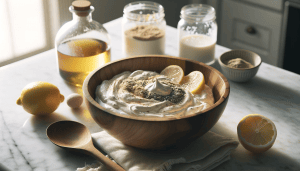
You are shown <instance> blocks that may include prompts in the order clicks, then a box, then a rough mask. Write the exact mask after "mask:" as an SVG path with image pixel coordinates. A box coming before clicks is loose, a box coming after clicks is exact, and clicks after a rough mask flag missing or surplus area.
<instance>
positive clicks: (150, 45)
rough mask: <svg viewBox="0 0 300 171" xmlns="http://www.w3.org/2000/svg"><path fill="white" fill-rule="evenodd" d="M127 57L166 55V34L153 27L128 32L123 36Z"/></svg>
mask: <svg viewBox="0 0 300 171" xmlns="http://www.w3.org/2000/svg"><path fill="white" fill-rule="evenodd" d="M123 50H124V52H125V56H135V55H149V54H164V52H165V32H164V31H163V30H162V29H159V28H158V27H156V26H153V25H141V26H136V27H133V28H131V29H129V30H126V31H125V32H124V35H123Z"/></svg>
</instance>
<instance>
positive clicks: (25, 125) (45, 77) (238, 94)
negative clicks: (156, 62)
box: [0, 19, 300, 171]
mask: <svg viewBox="0 0 300 171" xmlns="http://www.w3.org/2000/svg"><path fill="white" fill-rule="evenodd" d="M104 26H105V27H106V28H107V30H108V32H109V34H110V36H111V40H112V60H117V59H120V58H122V57H123V55H122V48H121V47H122V46H121V45H122V42H121V20H120V19H118V20H115V21H112V22H110V23H107V24H104ZM166 32H167V34H166V36H167V39H166V40H167V41H166V43H167V44H166V54H167V55H173V56H177V54H178V50H177V43H176V42H177V32H176V29H174V28H171V27H167V31H166ZM228 50H229V49H227V48H224V47H221V46H217V47H216V54H215V56H216V58H217V57H219V56H220V55H221V54H222V53H224V52H226V51H228ZM212 66H213V67H215V68H217V69H218V70H220V66H219V65H218V62H215V63H214V64H213V65H212ZM33 81H47V82H51V83H53V84H55V85H56V86H57V87H58V88H59V89H60V91H61V93H62V94H63V95H64V96H65V97H67V96H68V95H69V94H71V93H73V92H77V93H79V94H82V91H81V90H80V89H79V88H76V87H73V86H71V85H68V84H66V83H65V82H64V81H63V80H62V78H61V77H60V76H59V74H58V72H57V68H56V59H55V51H54V50H50V51H47V52H44V53H41V54H39V55H36V56H33V57H31V58H28V59H25V60H21V61H19V62H15V63H13V64H11V65H8V66H4V67H1V68H0V92H1V95H0V154H1V155H0V163H1V164H0V170H4V169H3V167H2V166H1V165H4V166H5V167H7V168H10V170H12V171H30V170H35V171H43V170H60V171H74V170H76V168H77V167H83V166H84V165H85V164H91V163H93V162H95V160H94V159H93V158H91V157H89V156H87V155H84V154H79V153H74V152H69V151H65V150H63V149H61V148H59V147H57V146H55V145H54V144H52V143H51V142H50V141H49V140H48V138H47V136H46V134H45V130H46V128H47V126H48V125H49V124H50V123H52V122H55V121H58V120H65V119H66V120H74V121H79V122H81V123H83V124H85V125H86V126H87V127H88V128H89V129H90V131H91V132H92V133H93V132H97V131H100V130H101V128H100V127H99V126H97V124H96V123H95V122H94V121H93V119H92V118H91V116H90V114H89V112H88V111H87V108H86V106H85V104H83V106H81V107H80V108H79V109H71V108H69V107H68V106H67V104H66V102H65V101H64V102H63V103H62V104H61V105H60V106H59V108H58V109H57V110H56V111H55V112H54V113H53V114H52V115H50V116H46V117H36V116H32V115H30V114H28V113H27V112H25V111H24V110H23V108H22V107H21V106H18V105H16V100H17V98H18V97H19V96H20V93H21V90H22V89H23V87H24V86H25V85H26V84H28V83H30V82H33ZM229 82H230V87H231V91H230V96H229V101H228V104H227V107H226V109H225V111H224V113H223V115H222V117H221V118H220V120H219V122H218V123H217V124H216V125H215V127H214V128H213V129H212V130H213V131H215V132H217V133H219V134H221V135H224V136H228V137H232V138H235V139H237V135H236V126H237V124H238V122H239V121H240V119H241V118H242V117H243V116H245V115H247V114H250V113H260V114H263V115H265V116H267V117H269V118H270V119H271V120H272V121H274V123H275V125H276V127H277V131H278V136H277V140H276V142H275V144H274V146H273V147H272V148H271V149H270V150H269V151H267V152H266V153H264V154H262V155H254V154H252V153H250V152H248V151H246V150H245V149H244V148H243V147H242V146H241V145H239V147H238V148H237V149H236V150H235V151H234V152H233V153H232V155H231V159H230V161H228V162H226V163H223V164H221V165H220V166H219V167H217V168H215V169H214V170H215V171H231V170H239V171H240V170H245V171H250V170H257V171H263V170H267V171H273V170H274V171H275V170H295V171H299V170H300V136H299V130H300V76H299V75H297V74H293V73H291V72H288V71H285V70H282V69H279V68H277V67H273V66H271V65H268V64H265V63H263V64H262V65H261V67H260V69H259V71H258V73H257V76H255V77H254V78H253V79H252V80H250V81H249V82H247V83H235V82H231V81H229Z"/></svg>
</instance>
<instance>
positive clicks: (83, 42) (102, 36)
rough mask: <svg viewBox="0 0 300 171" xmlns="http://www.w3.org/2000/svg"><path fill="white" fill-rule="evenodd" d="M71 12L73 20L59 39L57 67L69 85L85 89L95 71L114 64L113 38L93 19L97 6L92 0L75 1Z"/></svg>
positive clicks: (65, 26) (61, 30)
mask: <svg viewBox="0 0 300 171" xmlns="http://www.w3.org/2000/svg"><path fill="white" fill-rule="evenodd" d="M69 11H70V12H71V13H72V14H73V20H71V21H69V22H67V23H66V24H64V25H63V26H62V27H61V28H60V30H59V31H58V33H57V35H56V37H55V49H56V51H57V65H58V69H59V73H60V75H61V77H62V78H63V79H64V80H65V81H66V82H68V83H70V84H72V85H75V86H79V87H81V86H82V84H83V82H84V79H85V78H86V76H87V75H88V74H89V73H90V72H91V71H93V70H94V69H96V68H98V67H99V66H101V65H103V64H105V63H107V62H110V36H109V35H108V33H107V31H106V29H105V28H104V27H103V26H102V25H101V24H100V23H98V22H96V21H94V20H93V19H92V12H93V11H94V7H93V6H91V3H90V2H89V1H73V3H72V6H70V7H69Z"/></svg>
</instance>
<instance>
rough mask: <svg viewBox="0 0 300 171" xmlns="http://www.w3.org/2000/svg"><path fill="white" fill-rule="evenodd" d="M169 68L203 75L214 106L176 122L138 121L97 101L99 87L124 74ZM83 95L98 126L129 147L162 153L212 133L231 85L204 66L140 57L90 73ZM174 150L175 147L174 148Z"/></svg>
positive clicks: (156, 57)
mask: <svg viewBox="0 0 300 171" xmlns="http://www.w3.org/2000/svg"><path fill="white" fill-rule="evenodd" d="M169 65H179V66H180V67H181V68H182V69H183V71H184V73H185V75H187V74H189V73H190V72H192V71H195V70H198V71H201V72H202V73H203V75H204V78H205V80H206V84H207V85H208V86H210V87H211V88H212V90H213V94H214V99H215V104H214V105H213V106H212V107H210V108H208V109H206V110H203V111H201V112H198V113H194V114H191V115H187V116H184V117H182V118H180V119H177V118H175V117H174V118H173V117H172V118H170V117H164V118H158V117H137V116H127V115H122V114H119V113H115V112H109V111H108V110H106V109H105V108H104V107H102V106H101V105H99V104H98V103H97V102H96V101H95V91H96V87H97V86H98V85H100V84H101V82H102V81H104V80H109V79H111V78H112V77H113V76H115V75H117V74H120V73H122V72H124V71H131V72H133V71H136V70H148V71H155V72H158V73H160V72H161V71H162V70H163V69H164V68H165V67H167V66H169ZM82 89H83V94H84V98H85V102H86V104H87V107H88V110H89V112H90V113H91V116H92V117H93V119H94V120H95V121H96V122H97V124H98V125H99V126H100V127H102V128H103V129H105V130H106V131H107V132H108V133H109V134H110V135H112V136H113V137H115V138H116V139H118V140H120V141H121V142H123V143H124V144H126V145H129V146H133V147H138V148H144V149H163V148H165V147H170V146H179V145H183V144H186V143H189V142H191V141H193V140H195V139H197V138H198V137H200V136H202V135H203V134H205V133H206V132H207V131H209V130H210V129H211V128H212V127H213V126H214V125H215V124H216V123H217V121H218V120H219V118H220V117H221V115H222V113H223V111H224V109H225V107H226V104H227V101H228V96H229V91H230V87H229V83H228V81H227V79H226V78H225V77H224V76H223V75H222V74H221V73H220V72H219V71H218V70H216V69H214V68H213V67H210V66H208V65H205V64H203V63H201V62H196V61H192V60H189V59H185V58H179V57H171V56H165V55H148V56H137V57H131V58H125V59H121V60H118V61H115V62H111V63H108V64H106V65H104V66H102V67H100V68H98V69H96V70H94V71H93V72H91V73H90V74H89V75H88V76H87V78H86V79H85V81H84V84H83V87H82ZM172 148H173V147H172Z"/></svg>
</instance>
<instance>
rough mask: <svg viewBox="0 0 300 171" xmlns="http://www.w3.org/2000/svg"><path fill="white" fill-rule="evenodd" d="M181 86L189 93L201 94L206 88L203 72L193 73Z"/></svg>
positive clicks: (185, 78) (183, 80) (184, 78)
mask: <svg viewBox="0 0 300 171" xmlns="http://www.w3.org/2000/svg"><path fill="white" fill-rule="evenodd" d="M180 84H181V86H182V87H184V88H185V89H187V90H188V91H189V92H191V93H193V94H200V93H201V92H202V90H204V88H205V79H204V76H203V74H202V72H200V71H193V72H191V73H189V74H188V75H187V76H184V77H183V79H182V81H181V83H180Z"/></svg>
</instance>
